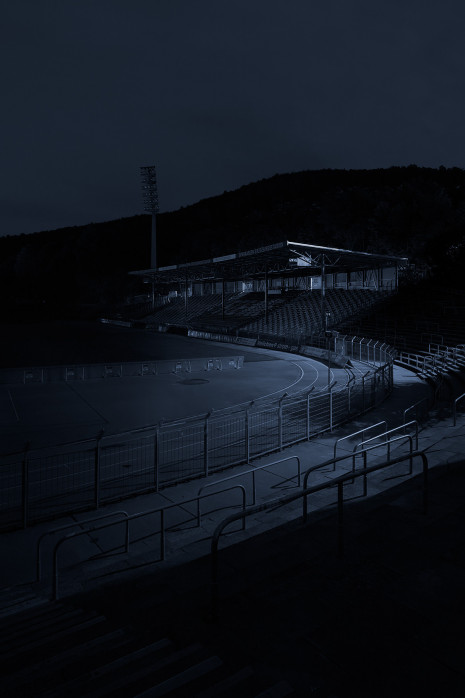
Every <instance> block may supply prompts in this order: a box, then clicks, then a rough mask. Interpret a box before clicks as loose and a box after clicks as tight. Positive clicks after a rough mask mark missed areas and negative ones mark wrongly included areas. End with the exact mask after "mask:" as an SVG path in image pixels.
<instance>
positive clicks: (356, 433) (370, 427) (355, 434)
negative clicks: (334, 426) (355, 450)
mask: <svg viewBox="0 0 465 698" xmlns="http://www.w3.org/2000/svg"><path fill="white" fill-rule="evenodd" d="M381 424H384V425H385V427H386V429H387V421H386V420H385V419H383V420H382V421H381V422H377V423H376V424H372V425H371V426H369V427H365V428H364V429H359V431H354V432H353V434H348V435H347V436H341V437H340V438H339V439H336V441H335V442H334V458H336V450H337V446H338V444H339V442H340V441H345V440H346V439H352V438H353V437H354V436H358V435H359V434H364V433H365V432H366V431H370V429H375V428H376V427H379V426H380V425H381ZM333 470H336V464H334V468H333Z"/></svg>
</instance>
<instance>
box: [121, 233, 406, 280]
mask: <svg viewBox="0 0 465 698" xmlns="http://www.w3.org/2000/svg"><path fill="white" fill-rule="evenodd" d="M407 264H408V259H407V257H393V256H391V255H382V254H372V253H370V252H355V251H352V250H343V249H338V248H336V247H321V246H320V245H308V244H306V243H302V242H289V241H286V242H278V243H276V244H274V245H267V246H266V247H259V248H257V249H255V250H248V251H247V252H236V253H234V254H228V255H224V256H222V257H214V258H213V259H203V260H200V261H198V262H188V263H185V264H175V265H172V266H167V267H159V268H157V269H142V270H140V271H132V272H129V273H130V274H135V275H138V276H144V277H149V278H150V279H151V280H153V281H155V282H157V281H158V282H165V283H169V282H175V281H202V280H209V281H215V280H217V281H220V280H222V279H228V280H240V279H246V278H254V277H263V275H264V274H265V273H267V274H269V275H279V276H296V275H297V274H298V275H302V276H304V275H315V276H316V275H320V274H321V270H322V267H323V265H324V267H325V270H326V272H327V273H337V272H347V271H360V270H363V269H376V268H380V267H393V266H395V267H398V268H404V267H405V266H406V265H407Z"/></svg>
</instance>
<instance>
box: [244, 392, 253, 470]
mask: <svg viewBox="0 0 465 698" xmlns="http://www.w3.org/2000/svg"><path fill="white" fill-rule="evenodd" d="M252 405H253V400H252V402H251V403H250V405H249V407H246V408H245V460H246V463H248V462H249V461H250V416H249V409H250V407H252Z"/></svg>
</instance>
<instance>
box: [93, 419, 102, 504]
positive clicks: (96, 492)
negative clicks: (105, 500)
mask: <svg viewBox="0 0 465 698" xmlns="http://www.w3.org/2000/svg"><path fill="white" fill-rule="evenodd" d="M102 436H103V429H102V430H101V431H99V433H98V434H97V443H96V444H95V456H94V504H95V508H96V509H98V508H99V505H100V441H101V439H102Z"/></svg>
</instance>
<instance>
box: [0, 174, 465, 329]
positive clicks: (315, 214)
mask: <svg viewBox="0 0 465 698" xmlns="http://www.w3.org/2000/svg"><path fill="white" fill-rule="evenodd" d="M157 235H158V260H159V264H160V266H163V265H168V264H178V263H183V262H189V261H195V260H198V259H210V258H213V257H217V256H221V255H223V254H229V253H232V252H239V251H245V250H248V249H253V248H256V247H261V246H264V245H268V244H272V243H274V242H280V241H283V240H291V241H295V242H307V243H311V244H316V245H327V246H331V247H341V248H346V249H353V250H358V251H362V252H376V253H379V254H393V255H400V256H407V257H409V259H410V260H411V262H413V263H414V264H416V265H418V266H420V267H422V268H426V269H428V270H430V271H431V273H435V274H437V275H443V276H444V277H445V278H447V281H448V284H449V285H451V284H457V285H460V284H461V283H462V282H461V278H460V270H461V268H462V267H463V263H464V262H465V172H464V170H462V169H460V168H445V167H440V168H437V169H434V168H422V167H417V166H415V165H410V166H409V167H391V168H388V169H376V170H332V169H328V170H309V171H304V172H295V173H288V174H276V175H275V176H273V177H271V178H268V179H263V180H260V181H258V182H253V183H251V184H247V185H245V186H243V187H240V188H239V189H237V190H235V191H230V192H224V193H223V194H221V195H220V196H215V197H211V198H208V199H203V200H201V201H199V202H198V203H196V204H193V205H192V206H188V207H185V208H181V209H179V210H177V211H172V212H168V213H162V214H159V215H158V217H157ZM150 236H151V225H150V217H149V216H148V215H138V216H133V217H130V218H123V219H119V220H115V221H109V222H105V223H90V224H88V225H85V226H75V227H70V228H61V229H58V230H53V231H44V232H40V233H34V234H31V235H19V236H6V237H3V238H0V292H1V299H2V301H1V305H2V312H3V315H5V313H8V310H10V311H11V313H12V314H15V313H17V311H18V307H26V306H31V305H34V306H42V309H43V308H44V307H46V308H54V309H55V310H56V311H57V312H58V313H59V312H62V310H63V308H66V309H67V310H68V312H71V310H72V309H73V308H74V309H78V308H80V309H81V310H82V308H86V307H88V308H89V309H90V312H92V309H94V310H95V309H96V308H98V307H99V306H105V305H111V304H115V303H119V302H122V301H124V299H125V297H127V296H128V295H131V294H133V293H135V292H136V291H137V284H138V281H137V279H135V278H134V277H130V276H128V272H129V271H131V270H136V269H145V268H148V267H149V265H150Z"/></svg>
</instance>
